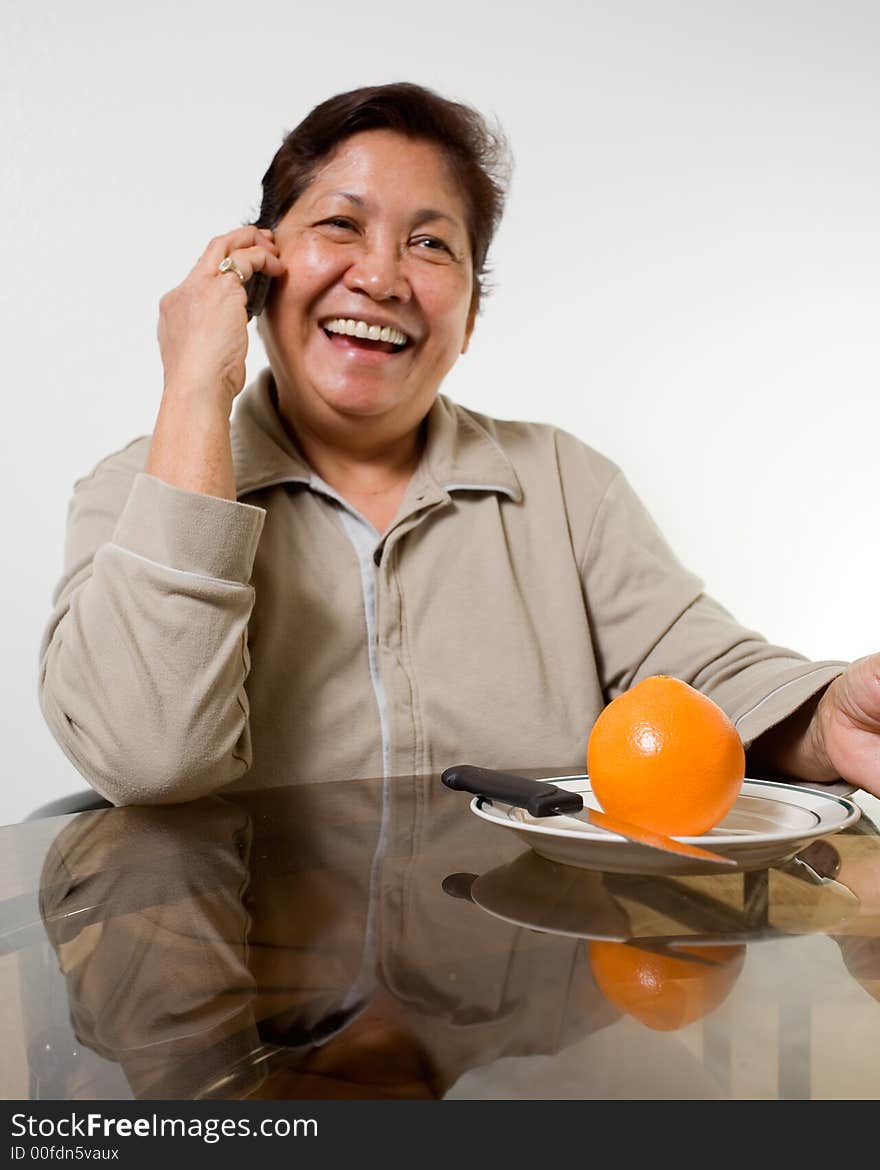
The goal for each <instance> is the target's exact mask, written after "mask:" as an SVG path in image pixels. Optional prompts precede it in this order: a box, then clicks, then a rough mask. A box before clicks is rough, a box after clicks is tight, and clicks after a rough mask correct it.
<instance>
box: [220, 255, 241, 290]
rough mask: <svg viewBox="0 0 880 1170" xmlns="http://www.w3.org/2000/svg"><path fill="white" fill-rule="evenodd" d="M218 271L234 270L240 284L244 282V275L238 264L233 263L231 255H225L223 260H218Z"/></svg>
mask: <svg viewBox="0 0 880 1170" xmlns="http://www.w3.org/2000/svg"><path fill="white" fill-rule="evenodd" d="M217 271H218V272H234V273H235V275H236V276H237V277H238V279H239V280H240V281H241V283H242V284H244V283H245V279H246V278H245V275H244V273H243V272H242V270H241V269H240V268H239V266H238V265H237V264H236V263H235V261H234V260H233V259H232V257H231V256H227V257H226V259H225V260H221V261H220V267H219V268H218V269H217Z"/></svg>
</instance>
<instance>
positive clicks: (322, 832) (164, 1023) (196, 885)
mask: <svg viewBox="0 0 880 1170" xmlns="http://www.w3.org/2000/svg"><path fill="white" fill-rule="evenodd" d="M542 774H543V775H551V774H553V773H552V771H545V772H543V773H541V772H540V771H536V772H533V773H532V775H535V776H537V775H542ZM857 803H860V804H861V805H862V808H863V815H862V817H861V820H860V821H859V822H858V823H857V824H856V825H854V826H852V827H850V828H848V829H846V830H844V831H843V832H840V833H836V834H835V835H834V836H831V837H827V838H823V839H822V840H821V841H819V842H814V843H813V844H812V845H811V846H810V847H809V848H808V849H807V850H805V851H804V852H803V853H801V854H800V855H799V856H798V857H797V858H795V859H792V860H789V861H786V862H785V863H784V864H782V865H780V866H778V867H776V868H772V869H769V870H759V871H753V872H750V873H740V872H733V873H723V874H705V875H699V874H695V875H689V876H686V877H683V876H675V875H669V876H664V875H650V876H645V875H642V876H639V875H637V874H622V873H614V874H611V873H601V872H598V871H594V870H587V869H579V868H575V867H571V866H566V865H561V864H558V863H555V862H552V861H548V860H545V859H544V858H542V857H540V856H538V855H537V854H536V853H534V852H532V851H531V850H530V849H529V848H526V847H524V846H523V844H522V842H521V841H519V840H518V839H516V838H515V837H514V836H513V835H512V834H511V833H509V832H507V831H505V830H503V829H499V828H498V827H496V826H493V825H491V824H487V823H486V822H484V821H482V820H480V819H479V818H478V817H476V816H474V815H473V814H472V812H471V811H470V808H469V798H468V797H466V796H465V795H464V794H462V793H458V792H450V791H448V790H447V789H446V788H444V787H443V786H442V785H441V783H440V781H439V779H438V778H437V777H426V776H421V777H400V778H394V779H391V780H385V781H382V780H373V779H358V780H350V781H348V780H347V781H340V782H337V783H329V784H328V783H324V784H320V785H319V784H314V785H308V784H306V785H300V786H297V787H292V788H289V789H288V788H279V789H272V790H267V791H262V792H252V793H238V794H232V795H228V794H224V795H222V796H213V797H208V798H205V799H203V800H200V801H196V802H193V803H191V804H183V805H176V806H168V807H159V808H120V809H106V810H102V811H94V812H86V813H80V814H79V815H76V816H63V817H53V818H50V819H43V820H34V821H28V822H25V823H23V824H21V825H14V826H10V827H8V828H4V829H0V995H2V998H0V1030H2V1035H3V1038H4V1043H3V1046H2V1053H0V1094H2V1097H3V1098H4V1099H24V1098H32V1099H79V1100H112V1099H153V1100H155V1099H192V1098H195V1099H230V1100H231V1099H253V1098H264V1099H320V1098H335V1097H342V1098H367V1099H377V1098H386V1099H406V1098H414V1099H431V1098H450V1099H511V1098H528V1099H537V1098H544V1099H548V1098H549V1099H570V1098H593V1099H613V1098H623V1099H649V1098H668V1099H755V1098H757V1099H761V1098H824V1099H829V1098H844V1099H855V1098H861V1099H865V1098H868V1099H873V1098H878V1097H880V1003H878V1001H880V836H878V829H877V824H878V822H880V817H878V815H877V811H876V810H877V809H878V808H880V804H878V802H877V801H875V800H873V799H872V798H870V797H862V798H857Z"/></svg>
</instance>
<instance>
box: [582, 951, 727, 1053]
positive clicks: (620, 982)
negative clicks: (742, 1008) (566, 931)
mask: <svg viewBox="0 0 880 1170" xmlns="http://www.w3.org/2000/svg"><path fill="white" fill-rule="evenodd" d="M587 953H588V955H589V958H590V966H591V967H592V969H593V975H594V976H595V979H596V982H597V983H598V984H599V987H600V988H601V990H602V992H603V993H604V995H605V997H606V999H608V1000H609V1001H610V1002H611V1003H613V1004H614V1006H615V1007H617V1008H620V1010H621V1011H623V1012H626V1013H627V1014H628V1015H631V1016H634V1017H635V1018H636V1019H637V1020H640V1021H641V1022H642V1023H643V1024H645V1025H647V1027H649V1028H654V1029H655V1030H656V1031H658V1032H672V1031H674V1030H675V1029H676V1028H684V1027H687V1025H688V1024H692V1023H693V1022H694V1021H695V1020H699V1019H702V1017H703V1016H706V1015H708V1014H709V1012H711V1011H714V1010H715V1008H717V1007H718V1005H719V1004H720V1003H722V1002H723V1001H724V1000H725V999H726V998H727V995H728V993H729V992H730V989H731V988H732V987H733V985H734V983H736V981H737V979H738V978H739V973H740V971H741V970H742V967H743V963H744V962H745V955H746V948H745V947H744V946H721V947H705V946H704V947H676V949H675V954H674V955H672V954H660V953H658V952H657V951H644V950H642V949H641V948H640V947H636V946H630V945H629V944H628V943H618V942H589V943H588V944H587ZM679 955H680V956H681V957H680V958H679Z"/></svg>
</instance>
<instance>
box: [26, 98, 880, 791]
mask: <svg viewBox="0 0 880 1170" xmlns="http://www.w3.org/2000/svg"><path fill="white" fill-rule="evenodd" d="M502 159H503V155H502V153H501V151H500V149H499V147H498V144H497V142H496V141H495V140H494V139H493V138H492V136H491V134H490V133H489V132H488V131H487V130H486V128H485V126H484V124H483V122H482V120H481V119H480V118H479V116H478V115H477V114H475V113H474V112H473V111H471V110H468V109H467V108H466V107H462V106H460V105H457V104H455V103H452V102H449V101H446V100H445V99H443V98H440V97H438V96H437V95H436V94H433V93H431V92H430V91H427V90H424V89H422V88H420V87H418V86H412V85H391V86H379V87H374V88H369V89H362V90H356V91H353V92H352V93H348V94H342V95H339V96H337V97H335V98H331V99H330V100H329V101H327V102H324V103H322V104H321V105H320V106H318V107H316V109H315V110H313V111H312V112H311V113H310V114H309V115H308V117H307V118H306V119H305V120H304V121H303V122H302V123H301V124H300V125H299V126H298V127H297V128H296V129H295V130H293V131H292V132H291V133H290V134H289V135H288V136H287V138H286V139H285V142H284V144H283V145H282V147H281V149H280V150H279V152H278V154H277V155H276V157H275V159H274V160H273V163H272V165H271V166H270V168H269V170H268V171H267V173H266V176H265V177H264V182H263V206H262V209H261V214H260V218H259V220H258V223H257V225H254V226H248V227H243V228H238V229H236V230H235V231H232V232H229V233H228V234H226V235H224V236H221V237H218V238H217V239H215V240H212V241H211V243H210V244H209V245H208V247H207V249H206V250H205V252H204V253H203V255H202V257H201V259H200V260H199V261H198V263H197V264H196V266H195V267H194V268H193V270H192V272H191V273H190V274H189V276H188V277H187V278H186V279H185V280H184V282H183V283H182V284H181V285H180V286H179V287H178V288H176V289H175V290H173V291H172V292H171V293H169V294H167V295H166V296H165V297H164V298H163V300H162V303H161V314H160V322H159V342H160V346H161V351H162V359H163V363H164V369H165V388H164V393H163V396H162V403H161V406H160V410H159V415H158V418H157V421H156V427H155V430H154V433H153V435H152V438H151V439H149V440H148V439H142V440H138V441H136V442H135V443H133V444H131V445H130V446H129V447H127V448H126V449H125V450H123V451H121V452H119V453H118V454H116V455H114V456H111V457H110V458H109V459H107V460H105V461H104V462H103V463H101V464H100V465H99V466H98V467H97V468H96V469H95V471H94V472H93V473H92V474H91V475H90V476H89V477H87V478H86V479H85V480H83V481H81V482H80V483H79V484H78V485H77V489H76V493H75V496H74V500H73V503H72V507H71V514H70V523H69V531H68V545H67V566H66V571H65V575H64V578H63V579H62V582H61V584H60V585H59V588H58V591H57V594H56V598H55V601H56V605H55V611H54V613H53V616H52V620H51V622H50V625H49V628H48V630H47V633H46V636H45V639H44V644H43V652H42V653H43V656H42V672H41V697H42V705H43V710H44V713H45V715H46V718H47V720H48V722H49V725H50V727H51V728H52V730H53V731H54V733H55V735H56V736H57V738H58V740H59V742H60V743H61V745H62V747H63V748H64V750H65V751H66V752H67V754H68V755H69V757H70V758H71V759H72V760H73V762H74V763H75V764H76V765H77V767H78V768H79V769H80V770H81V771H82V772H83V774H84V775H85V776H86V777H87V778H88V779H89V781H90V782H91V783H92V784H93V785H94V787H95V788H97V789H98V791H100V792H102V793H103V794H104V795H105V796H107V797H108V798H109V799H110V800H112V801H113V802H115V803H127V802H146V803H161V802H174V801H180V800H187V799H192V798H195V797H198V796H201V795H203V794H206V793H208V792H212V791H215V790H217V789H220V788H223V787H225V786H227V785H236V786H239V785H247V786H254V787H262V786H267V785H275V784H286V783H296V782H306V781H310V780H322V779H331V778H337V779H338V778H344V777H352V776H367V775H379V774H385V775H405V774H413V773H431V772H439V771H441V770H442V769H443V768H445V767H446V766H448V765H450V764H452V763H455V762H459V761H461V760H462V759H469V760H472V761H473V762H475V763H479V764H482V765H484V766H488V767H493V766H498V767H519V768H526V767H537V768H541V767H550V768H555V767H557V766H558V767H559V768H560V769H562V768H571V767H574V768H579V767H582V766H583V763H582V761H583V754H584V746H585V742H586V738H587V735H588V732H589V729H590V727H591V725H592V723H593V721H594V720H595V718H596V717H597V715H598V713H599V711H600V710H601V709H602V707H603V705H604V704H605V703H606V702H608V701H609V700H610V699H611V698H613V697H614V696H615V695H616V694H619V693H620V692H622V691H623V690H625V689H626V688H627V687H629V686H631V685H632V684H633V683H634V682H636V681H638V680H639V679H640V678H642V677H645V676H647V675H650V674H657V673H668V674H672V675H676V676H678V677H680V678H683V679H685V680H686V681H688V682H691V683H692V684H693V685H694V686H697V687H698V688H699V689H701V690H703V691H704V692H705V693H707V694H708V695H710V696H711V697H712V698H713V699H714V700H715V701H716V702H718V703H719V705H721V706H722V707H723V708H724V709H725V710H727V712H728V714H729V715H730V716H731V718H733V719H734V721H735V722H736V725H737V728H738V730H739V732H740V735H741V736H742V737H743V740H744V741H745V742H746V744H747V745H749V746H750V749H751V760H750V768H751V769H752V770H753V771H754V770H756V769H758V768H762V769H772V770H774V771H777V772H781V773H783V774H786V775H789V776H793V777H802V778H805V779H811V780H832V779H834V778H836V777H838V776H843V777H845V778H846V779H848V780H850V781H851V782H853V783H854V784H858V785H862V786H864V787H866V788H870V789H872V790H873V791H875V792H878V791H880V747H878V745H880V736H878V732H880V693H878V692H880V684H878V674H880V657H878V656H874V657H873V658H867V659H862V660H860V661H859V662H858V663H855V664H854V665H852V666H850V667H847V668H844V664H842V663H811V662H807V661H805V660H804V659H803V658H801V657H800V656H799V655H797V654H794V653H792V652H791V651H787V650H782V649H780V648H778V647H773V646H770V645H768V644H767V643H766V642H765V641H764V640H763V639H762V638H761V637H760V636H759V635H757V634H754V633H751V632H749V631H746V630H743V629H742V628H741V627H740V626H738V625H737V624H736V623H735V622H734V621H733V620H732V619H731V617H730V616H729V614H727V613H726V612H725V611H724V610H723V609H721V607H720V606H718V605H716V604H715V603H714V602H712V601H711V600H710V599H708V598H706V597H705V596H704V595H703V593H702V588H701V585H700V583H699V581H697V579H696V578H695V577H693V576H692V575H691V574H690V573H688V572H686V571H685V570H684V569H683V568H682V566H681V565H680V564H679V563H678V562H677V561H676V560H675V558H674V556H673V555H672V553H671V552H670V551H669V549H668V548H667V546H666V545H665V543H664V542H663V540H662V538H661V537H660V535H659V533H658V532H657V531H656V529H655V527H654V525H653V523H652V522H651V520H650V518H649V516H648V515H647V513H646V512H645V511H644V509H643V508H642V506H641V504H640V503H639V502H638V500H637V499H636V498H635V496H634V495H633V493H632V491H631V490H630V488H629V487H628V485H627V483H626V481H625V479H624V478H623V477H622V475H621V474H620V472H619V471H618V470H617V469H616V468H615V467H614V466H613V465H612V464H611V463H610V462H609V461H608V460H606V459H604V458H603V457H602V456H600V455H598V454H597V453H596V452H594V451H592V450H590V449H589V448H588V447H586V446H585V445H584V444H582V443H580V442H579V441H578V440H576V439H574V438H573V437H572V436H570V435H567V434H565V433H564V432H561V431H558V430H556V429H554V428H551V427H547V426H539V425H535V424H528V423H517V422H502V421H497V420H493V419H488V418H485V417H483V416H481V415H478V414H475V413H474V412H472V411H467V410H464V409H462V408H461V407H459V406H457V405H455V404H453V403H452V402H450V401H449V400H448V399H446V398H444V397H443V396H442V395H440V394H439V393H438V390H439V387H440V385H441V383H442V380H443V378H444V376H445V375H446V373H447V372H448V370H449V369H450V368H451V367H452V365H453V364H454V362H455V361H456V360H457V358H458V356H459V354H461V353H463V352H464V351H465V350H466V349H467V345H468V340H469V338H470V335H471V332H472V330H473V327H474V322H475V318H476V314H477V310H478V308H479V303H480V291H481V279H482V277H483V275H484V272H485V266H486V254H487V250H488V246H489V242H490V240H491V237H492V233H493V231H494V229H495V227H496V225H497V222H498V219H499V217H500V213H501V208H502V203H503V182H502V181H501V180H500V179H499V178H498V175H499V166H500V163H501V161H502ZM255 275H256V277H257V279H258V280H259V279H263V280H266V279H268V280H270V281H271V287H270V291H269V295H268V300H267V303H266V308H265V312H264V313H263V316H262V318H261V321H260V332H261V336H262V338H263V340H264V343H265V346H266V351H267V354H268V356H269V362H270V368H269V369H268V370H265V371H264V372H263V373H262V374H261V375H260V376H259V378H258V379H257V380H256V382H255V383H254V384H253V385H252V386H250V387H248V389H247V390H246V391H245V393H244V394H243V395H242V397H241V399H240V401H239V402H238V403H237V404H236V410H235V413H234V415H233V416H232V421H231V424H230V412H231V409H232V404H233V400H234V399H235V398H236V396H237V395H238V393H239V391H240V390H241V389H242V386H243V382H244V370H245V354H246V350H247V320H248V311H247V292H246V288H245V285H246V284H248V285H249V288H250V289H251V291H254V282H253V278H254V276H255Z"/></svg>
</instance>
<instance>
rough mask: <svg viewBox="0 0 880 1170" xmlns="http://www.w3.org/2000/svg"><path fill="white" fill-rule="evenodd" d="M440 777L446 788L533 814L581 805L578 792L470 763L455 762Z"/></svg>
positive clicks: (573, 809)
mask: <svg viewBox="0 0 880 1170" xmlns="http://www.w3.org/2000/svg"><path fill="white" fill-rule="evenodd" d="M440 779H441V780H442V781H443V783H444V784H445V785H446V787H447V788H457V789H460V790H461V791H462V792H472V793H473V794H474V795H475V796H489V797H491V798H492V799H493V800H502V801H504V802H505V803H506V804H515V805H517V806H518V807H519V808H524V809H526V810H527V811H528V812H529V813H531V815H532V816H533V817H550V816H553V815H554V814H555V813H569V812H579V811H580V810H581V809H582V808H583V807H584V802H583V799H582V797H581V796H580V795H579V794H578V793H577V792H566V790H565V789H564V788H557V787H556V785H555V784H548V783H547V782H546V780H527V779H526V778H525V776H514V775H513V773H511V772H495V771H492V770H491V769H490V768H476V767H474V765H473V764H456V765H455V766H454V767H452V768H447V769H446V771H445V772H444V773H443V774H442V775H441V777H440Z"/></svg>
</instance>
